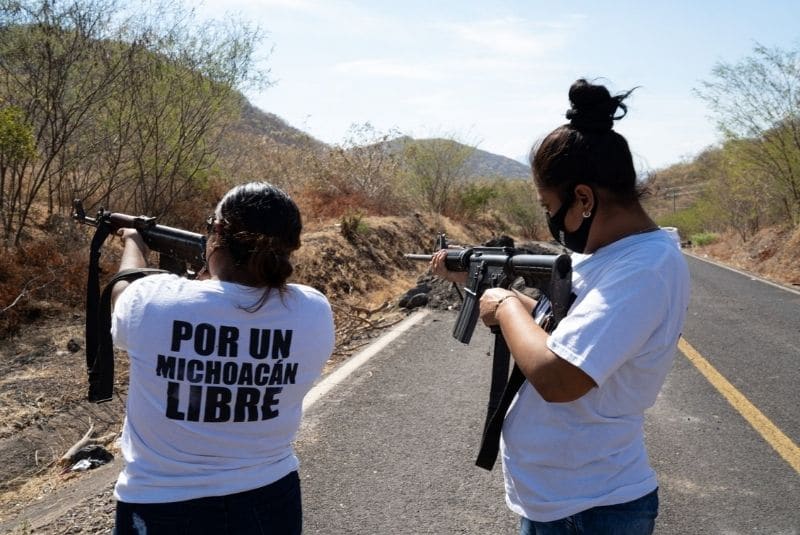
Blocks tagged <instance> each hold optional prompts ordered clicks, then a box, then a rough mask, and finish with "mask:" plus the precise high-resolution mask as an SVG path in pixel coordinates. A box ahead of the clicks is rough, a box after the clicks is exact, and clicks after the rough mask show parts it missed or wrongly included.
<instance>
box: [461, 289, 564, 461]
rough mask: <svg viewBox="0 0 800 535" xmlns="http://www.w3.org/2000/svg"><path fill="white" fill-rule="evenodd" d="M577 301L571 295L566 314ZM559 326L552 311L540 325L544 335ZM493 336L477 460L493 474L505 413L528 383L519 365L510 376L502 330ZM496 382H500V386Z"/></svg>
mask: <svg viewBox="0 0 800 535" xmlns="http://www.w3.org/2000/svg"><path fill="white" fill-rule="evenodd" d="M574 299H575V294H571V295H570V299H569V300H568V306H567V307H566V308H565V310H566V309H568V308H569V306H571V305H572V301H573V300H574ZM541 304H542V305H546V306H547V307H550V303H549V301H548V302H547V303H546V304H545V303H541ZM536 312H537V311H536V310H534V312H533V313H534V315H536ZM558 319H560V318H558ZM557 323H558V322H557V320H556V319H555V318H554V317H553V311H552V309H550V311H549V312H548V313H547V314H545V315H544V316H543V318H542V321H541V322H540V325H541V326H542V328H544V330H545V331H547V332H548V333H550V332H552V331H553V329H555V326H556V325H557ZM492 332H494V333H495V345H494V356H493V362H492V364H493V366H492V384H491V391H490V393H489V407H488V411H487V413H486V423H485V424H484V429H483V437H482V438H481V447H480V450H478V458H477V459H476V460H475V464H476V465H477V466H479V467H481V468H485V469H486V470H491V469H492V468H493V467H494V463H495V461H496V460H497V454H498V452H499V451H500V434H501V432H502V430H503V421H504V420H505V418H506V413H507V412H508V408H509V407H510V406H511V402H512V401H513V400H514V396H516V395H517V392H518V391H519V389H520V387H521V386H522V384H523V383H524V382H525V376H524V375H523V374H522V370H520V369H519V366H517V365H516V363H515V364H514V367H513V368H512V369H511V375H510V376H508V365H509V358H510V356H511V352H510V351H509V350H508V345H507V344H506V341H505V338H503V334H502V332H501V331H500V329H499V328H497V329H496V330H495V329H492ZM498 368H499V369H498ZM506 377H507V380H506ZM496 381H497V382H498V383H497V384H496ZM500 392H502V394H500ZM497 397H499V402H495V401H494V400H495V399H496V398H497Z"/></svg>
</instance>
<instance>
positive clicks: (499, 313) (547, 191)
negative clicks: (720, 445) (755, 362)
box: [432, 79, 689, 535]
mask: <svg viewBox="0 0 800 535" xmlns="http://www.w3.org/2000/svg"><path fill="white" fill-rule="evenodd" d="M630 93H631V92H630V91H628V92H626V93H623V94H620V95H616V96H612V95H611V94H610V93H609V91H608V89H606V88H605V87H604V86H602V85H594V84H592V83H589V82H587V81H586V80H583V79H581V80H578V81H576V82H575V83H574V84H573V85H572V87H570V90H569V100H570V103H571V107H570V109H569V111H568V112H567V118H568V119H569V122H568V123H567V124H564V125H562V126H560V127H558V128H556V129H555V130H553V131H552V132H551V133H550V134H548V135H547V136H546V137H545V138H544V139H543V140H542V141H541V142H539V143H538V144H537V145H535V146H534V147H533V149H532V150H531V167H532V169H533V179H534V185H535V187H536V192H537V196H538V200H539V202H540V204H541V206H542V208H543V209H544V210H545V213H546V219H547V223H548V226H549V229H550V231H551V233H552V235H553V237H554V238H555V240H556V241H558V242H559V243H561V244H562V245H563V246H565V247H566V248H568V249H570V250H571V251H572V252H573V254H572V261H573V280H572V284H573V293H574V300H573V303H572V305H571V307H570V309H569V312H568V313H567V316H566V317H565V318H564V319H563V320H562V321H561V322H560V323H559V324H558V326H557V327H556V328H555V330H553V332H552V333H550V334H548V333H546V332H545V331H544V330H543V329H542V328H541V327H539V325H537V323H536V322H535V321H534V320H533V318H532V311H533V308H534V305H535V302H534V301H533V300H531V299H530V298H528V297H526V296H525V295H523V294H520V293H517V292H513V291H509V290H505V289H501V288H493V289H490V290H487V291H486V292H485V293H484V294H483V297H482V299H481V302H480V313H481V318H482V319H483V321H484V323H485V324H486V325H490V326H492V325H499V326H500V329H501V330H502V332H503V336H504V337H505V339H506V342H507V343H508V346H509V349H510V351H511V354H512V356H513V358H514V361H515V363H516V365H517V366H518V367H519V369H520V370H521V371H522V373H523V375H524V376H525V378H526V379H527V380H526V381H525V382H524V383H523V385H522V387H521V388H520V390H519V391H518V393H517V395H516V397H515V398H514V400H513V402H512V403H511V406H510V407H509V409H508V412H507V413H506V416H505V419H504V423H503V430H502V438H501V455H502V459H503V473H504V477H505V487H506V502H507V504H508V506H509V508H510V509H511V510H512V511H514V512H515V513H517V514H519V515H520V516H521V528H520V533H521V534H523V535H528V534H548V535H550V534H577V533H581V534H592V535H602V534H611V533H614V534H631V535H634V534H635V535H638V534H649V533H652V532H653V529H654V526H655V518H656V516H657V514H658V483H657V479H656V474H655V472H654V471H653V469H652V467H651V466H650V463H649V461H648V456H647V452H646V449H645V444H644V432H643V424H644V411H645V410H646V409H647V408H648V407H650V406H652V405H653V403H654V402H655V400H656V396H657V395H658V392H659V390H660V389H661V386H662V385H663V383H664V380H665V378H666V376H667V373H668V372H669V370H670V368H671V366H672V362H673V359H674V355H675V351H676V347H677V343H678V338H679V336H680V334H681V329H682V326H683V322H684V318H685V316H686V309H687V306H688V302H689V274H688V268H687V265H686V262H685V260H684V258H683V255H682V254H681V252H680V250H679V248H678V247H676V246H675V244H674V242H673V240H672V239H671V238H670V236H669V235H668V234H667V233H666V232H665V231H663V230H661V229H659V227H658V226H657V225H656V224H655V223H654V222H653V220H652V219H651V218H650V217H649V216H648V215H647V213H646V212H645V211H644V209H643V208H642V206H641V204H640V202H639V199H640V195H641V192H640V189H639V187H638V186H637V182H636V172H635V170H634V166H633V159H632V157H631V152H630V149H629V148H628V143H627V141H626V140H625V138H624V137H623V136H621V135H620V134H619V133H617V132H615V131H614V130H613V125H614V121H616V120H619V119H621V118H622V117H624V115H625V114H626V112H627V108H626V105H625V103H624V100H625V99H626V98H627V97H628V96H629V95H630ZM443 261H444V255H443V254H441V253H440V254H437V255H435V256H434V259H433V260H432V268H433V270H434V273H435V274H437V275H439V276H442V277H444V278H448V279H450V280H457V279H458V276H459V275H460V274H456V273H451V272H449V271H447V270H446V268H445V266H444V263H443Z"/></svg>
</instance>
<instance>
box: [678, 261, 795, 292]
mask: <svg viewBox="0 0 800 535" xmlns="http://www.w3.org/2000/svg"><path fill="white" fill-rule="evenodd" d="M682 252H683V254H685V255H686V256H691V257H692V258H694V259H696V260H700V261H701V262H707V263H709V264H713V265H715V266H717V267H721V268H723V269H727V270H728V271H733V272H734V273H738V274H739V275H744V276H745V277H747V278H749V279H752V280H756V281H759V282H763V283H764V284H769V285H770V286H774V287H775V288H780V289H781V290H786V291H787V292H791V293H793V294H797V295H800V291H798V290H795V289H794V288H791V287H789V286H786V285H785V284H778V283H777V282H772V281H771V280H767V279H765V278H762V277H759V276H758V275H755V274H754V273H748V272H747V271H742V270H740V269H736V268H732V267H731V266H726V265H725V264H721V263H719V262H716V261H714V260H709V259H708V258H703V257H702V256H699V255H696V254H694V253H690V252H688V251H685V250H684V251H682Z"/></svg>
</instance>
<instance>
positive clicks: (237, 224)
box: [112, 182, 334, 535]
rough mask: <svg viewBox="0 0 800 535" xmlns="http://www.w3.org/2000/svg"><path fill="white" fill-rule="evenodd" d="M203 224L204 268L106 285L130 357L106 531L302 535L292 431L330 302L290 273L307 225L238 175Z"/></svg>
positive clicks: (126, 235)
mask: <svg viewBox="0 0 800 535" xmlns="http://www.w3.org/2000/svg"><path fill="white" fill-rule="evenodd" d="M207 225H208V234H209V236H208V242H207V247H206V259H207V272H208V276H207V278H205V279H203V280H188V279H186V278H181V277H178V276H176V275H169V274H159V275H151V276H149V277H144V278H141V279H139V280H137V281H135V282H133V283H131V284H127V283H124V282H123V283H119V284H118V285H117V286H115V287H114V293H113V296H112V299H113V300H114V311H113V317H112V335H113V338H114V342H115V345H117V346H118V347H119V348H121V349H124V350H126V351H127V352H128V356H129V358H130V388H129V392H128V399H127V407H126V417H125V423H124V426H123V431H122V455H123V458H124V461H125V465H124V468H123V470H122V472H121V474H120V476H119V479H118V480H117V484H116V487H115V489H114V495H115V497H116V499H117V513H116V527H115V532H116V533H118V534H124V533H141V534H144V533H147V534H149V535H153V534H175V533H209V534H211V533H213V534H224V533H230V534H234V533H235V534H256V533H257V534H262V533H270V534H298V533H300V532H301V527H302V508H301V497H300V480H299V477H298V473H297V470H298V461H297V457H296V456H295V454H294V451H293V449H292V442H293V441H294V438H295V435H296V433H297V430H298V427H299V424H300V418H301V414H302V403H303V397H304V396H305V395H306V393H307V392H308V391H309V389H310V388H311V386H312V385H313V384H314V382H315V381H316V379H317V378H318V377H319V376H320V374H321V372H322V367H323V365H324V364H325V362H326V361H327V359H328V357H329V356H330V354H331V352H332V351H333V346H334V326H333V315H332V313H331V307H330V305H329V303H328V301H327V299H326V298H325V297H324V296H323V295H322V294H321V293H320V292H318V291H317V290H314V289H313V288H310V287H308V286H303V285H300V284H290V283H287V280H288V278H289V276H290V275H291V274H292V269H293V268H292V263H291V260H290V255H291V253H292V252H293V251H295V250H297V249H298V248H299V247H300V232H301V230H302V223H301V217H300V212H299V210H298V209H297V206H296V205H295V203H294V201H292V199H291V198H289V196H288V195H286V193H284V192H283V191H281V190H280V189H278V188H276V187H275V186H272V185H270V184H267V183H262V182H254V183H249V184H244V185H240V186H237V187H235V188H233V189H232V190H230V191H229V192H228V193H227V194H226V195H225V196H224V197H223V199H222V200H221V201H220V202H219V204H218V205H217V207H216V211H215V213H214V214H213V215H212V216H210V217H209V219H208V221H207ZM120 235H121V236H122V239H123V241H124V251H123V257H122V261H121V264H120V270H121V271H122V270H124V269H129V268H142V267H145V266H146V258H147V256H148V253H149V251H148V249H147V246H146V245H145V244H144V242H143V241H142V238H141V236H140V235H139V234H138V233H137V232H136V231H135V230H131V229H124V230H122V231H121V232H120Z"/></svg>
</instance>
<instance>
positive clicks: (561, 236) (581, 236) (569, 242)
mask: <svg viewBox="0 0 800 535" xmlns="http://www.w3.org/2000/svg"><path fill="white" fill-rule="evenodd" d="M574 202H575V198H574V196H573V198H572V199H570V200H569V201H568V202H564V203H563V204H561V207H560V208H559V209H558V211H556V213H555V214H553V215H552V217H551V216H550V214H545V217H546V218H547V227H548V228H549V229H550V234H552V235H553V238H555V240H556V241H557V242H558V243H560V244H561V245H563V246H564V247H566V248H567V249H569V250H571V251H575V252H576V253H582V252H583V251H584V250H585V249H586V242H587V241H588V240H589V230H590V229H591V228H592V221H594V215H595V214H596V213H597V195H595V196H594V210H592V213H591V215H590V216H589V217H585V218H583V221H581V226H580V227H578V229H577V230H576V231H574V232H567V228H566V227H565V226H564V218H565V217H566V216H567V210H569V208H570V206H572V204H573V203H574Z"/></svg>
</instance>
